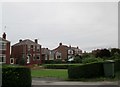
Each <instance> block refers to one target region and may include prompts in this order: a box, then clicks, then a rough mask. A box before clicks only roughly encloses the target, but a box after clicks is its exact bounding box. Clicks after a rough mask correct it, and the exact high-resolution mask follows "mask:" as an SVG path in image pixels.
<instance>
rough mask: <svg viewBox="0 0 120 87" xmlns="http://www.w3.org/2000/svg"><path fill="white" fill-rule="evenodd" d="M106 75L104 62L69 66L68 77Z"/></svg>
mask: <svg viewBox="0 0 120 87" xmlns="http://www.w3.org/2000/svg"><path fill="white" fill-rule="evenodd" d="M103 75H104V71H103V63H102V62H101V63H92V64H85V65H76V66H70V67H69V68H68V77H69V78H70V79H79V78H92V77H100V76H103Z"/></svg>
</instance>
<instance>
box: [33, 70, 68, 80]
mask: <svg viewBox="0 0 120 87" xmlns="http://www.w3.org/2000/svg"><path fill="white" fill-rule="evenodd" d="M31 74H32V77H53V78H59V79H62V80H65V79H67V78H68V73H67V69H59V70H58V69H57V70H56V69H39V70H31Z"/></svg>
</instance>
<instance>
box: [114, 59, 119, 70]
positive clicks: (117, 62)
mask: <svg viewBox="0 0 120 87" xmlns="http://www.w3.org/2000/svg"><path fill="white" fill-rule="evenodd" d="M114 67H115V68H114V69H115V72H118V71H120V60H115V65H114Z"/></svg>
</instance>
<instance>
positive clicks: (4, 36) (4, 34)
mask: <svg viewBox="0 0 120 87" xmlns="http://www.w3.org/2000/svg"><path fill="white" fill-rule="evenodd" d="M3 38H4V39H5V40H6V33H5V32H4V33H3Z"/></svg>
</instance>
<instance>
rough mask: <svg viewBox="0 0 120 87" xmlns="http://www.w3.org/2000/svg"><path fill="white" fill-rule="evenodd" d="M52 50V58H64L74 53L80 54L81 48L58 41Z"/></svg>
mask: <svg viewBox="0 0 120 87" xmlns="http://www.w3.org/2000/svg"><path fill="white" fill-rule="evenodd" d="M52 51H53V52H54V59H61V60H66V59H69V58H71V57H73V56H75V55H81V54H82V50H81V49H79V48H78V47H71V46H67V45H63V44H62V43H59V46H58V47H57V48H55V49H53V50H52Z"/></svg>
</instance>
